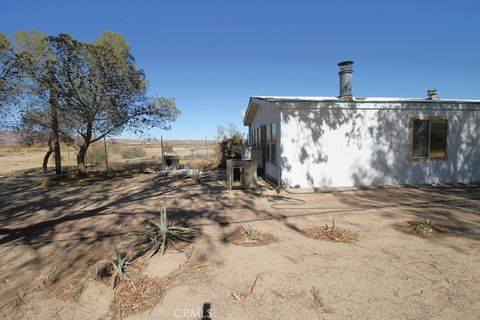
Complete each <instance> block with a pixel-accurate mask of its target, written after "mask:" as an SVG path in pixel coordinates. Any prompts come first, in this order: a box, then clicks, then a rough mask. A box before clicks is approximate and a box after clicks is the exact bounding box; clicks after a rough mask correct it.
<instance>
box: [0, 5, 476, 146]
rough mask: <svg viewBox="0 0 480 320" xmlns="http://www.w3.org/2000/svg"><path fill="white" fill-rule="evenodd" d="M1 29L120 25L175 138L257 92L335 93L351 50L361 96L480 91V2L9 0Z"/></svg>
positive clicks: (74, 31)
mask: <svg viewBox="0 0 480 320" xmlns="http://www.w3.org/2000/svg"><path fill="white" fill-rule="evenodd" d="M1 8H2V18H1V19H0V31H1V32H6V33H7V34H9V35H12V34H13V32H15V31H18V30H24V31H29V30H33V29H35V30H41V31H44V32H46V33H48V34H52V35H54V34H58V33H69V34H71V35H72V36H73V37H75V38H76V39H78V40H81V41H86V42H90V41H94V40H95V39H96V38H97V37H98V36H99V35H100V34H101V33H102V32H104V31H114V32H118V33H122V34H123V35H124V36H125V37H126V39H127V40H128V41H129V43H130V44H131V46H132V51H133V55H134V57H135V58H136V61H137V63H138V65H139V66H140V67H141V68H143V69H144V70H145V72H146V74H147V77H148V79H149V81H150V91H151V93H152V94H159V95H162V96H168V97H175V98H176V101H177V104H178V106H179V107H180V108H181V110H182V115H181V116H180V117H179V118H178V120H177V122H176V123H175V124H174V125H173V126H172V130H171V131H169V132H162V131H159V130H153V131H152V132H151V134H152V136H153V137H159V136H160V134H162V135H163V137H164V138H167V139H204V137H205V136H207V137H208V138H209V139H212V138H213V137H214V135H215V133H216V126H217V125H218V124H223V125H226V124H228V123H230V122H233V123H235V124H237V126H238V127H239V128H242V119H243V117H242V115H241V113H240V112H241V110H242V109H245V108H246V105H247V103H248V99H249V97H250V96H254V95H302V96H303V95H306V96H322V95H324V96H335V95H338V75H337V65H336V64H337V62H339V61H341V60H345V59H351V60H354V61H355V64H354V74H353V94H354V95H355V96H398V97H424V96H425V95H426V91H427V89H428V88H431V87H435V88H437V89H438V94H439V95H440V96H441V97H443V98H476V99H479V98H480V90H479V85H480V65H479V61H478V58H479V57H480V25H479V22H478V13H479V12H480V10H479V9H480V4H479V2H478V1H461V0H457V1H421V0H416V1H409V0H408V1H385V0H384V1H320V0H317V1H302V0H297V1H281V0H276V1H262V0H256V1H250V0H241V1H228V0H223V1H210V0H203V1H198V0H192V1H187V0H169V1H141V0H139V1H133V0H130V1H125V0H124V1H122V0H115V1H113V0H96V1H90V0H82V1H65V0H63V1H60V0H55V1H53V0H50V1H46V0H43V1H23V0H16V1H5V2H4V3H2V6H1Z"/></svg>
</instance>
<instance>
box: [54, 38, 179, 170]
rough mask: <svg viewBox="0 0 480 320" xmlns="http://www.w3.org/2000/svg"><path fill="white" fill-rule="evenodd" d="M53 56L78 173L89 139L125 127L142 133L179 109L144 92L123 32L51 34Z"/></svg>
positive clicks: (140, 73) (171, 117) (82, 167)
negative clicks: (88, 38)
mask: <svg viewBox="0 0 480 320" xmlns="http://www.w3.org/2000/svg"><path fill="white" fill-rule="evenodd" d="M51 41H52V43H53V44H54V48H55V50H54V52H55V56H56V57H57V59H58V68H59V75H58V80H59V83H60V96H61V97H62V99H64V100H65V103H66V105H68V106H69V109H68V114H69V119H70V120H71V121H72V122H73V123H74V127H75V128H77V133H78V135H79V136H81V137H82V142H81V144H80V145H79V147H80V149H79V151H78V154H77V163H78V173H79V175H80V176H83V175H86V168H85V154H86V151H87V149H88V147H89V145H90V144H92V143H94V142H96V141H98V140H100V139H102V138H103V137H104V136H109V135H117V134H119V133H121V132H122V131H123V130H125V129H129V130H131V131H133V132H134V133H143V132H144V130H145V129H148V128H150V127H160V128H162V129H169V126H168V124H169V123H170V122H172V121H174V120H175V118H176V117H177V115H178V114H179V110H178V109H177V107H176V105H175V101H174V99H167V98H161V97H149V96H147V93H146V92H147V84H148V83H147V80H146V77H145V74H144V72H143V71H142V70H141V69H139V68H137V66H136V65H135V60H134V59H133V57H132V55H131V53H130V47H129V45H128V43H127V42H126V41H125V39H124V38H123V36H121V35H119V34H115V33H111V32H107V33H104V34H103V35H102V36H101V37H100V38H99V39H98V40H97V41H96V42H94V43H89V44H86V43H81V42H78V41H76V40H74V39H73V38H72V37H70V36H68V35H59V36H57V37H51Z"/></svg>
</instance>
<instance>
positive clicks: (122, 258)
mask: <svg viewBox="0 0 480 320" xmlns="http://www.w3.org/2000/svg"><path fill="white" fill-rule="evenodd" d="M129 260H130V255H128V254H121V253H120V252H119V251H118V249H117V247H115V259H112V266H113V270H115V272H116V273H117V274H118V275H120V276H124V277H127V278H128V276H127V274H126V273H125V268H126V267H127V263H128V261H129Z"/></svg>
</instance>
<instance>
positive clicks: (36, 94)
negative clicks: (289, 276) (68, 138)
mask: <svg viewBox="0 0 480 320" xmlns="http://www.w3.org/2000/svg"><path fill="white" fill-rule="evenodd" d="M15 40H16V45H17V47H18V48H17V50H18V52H19V53H20V55H21V70H22V75H23V78H24V79H25V81H24V82H23V92H24V93H25V96H26V98H25V99H26V100H27V101H30V103H28V102H27V105H32V104H33V103H32V101H33V102H34V103H35V104H36V105H37V106H41V107H44V108H45V109H48V112H47V111H45V112H44V113H45V115H47V118H48V119H49V121H48V127H49V128H50V130H51V135H50V138H51V144H52V146H53V152H54V154H55V173H56V174H61V173H62V162H61V161H62V160H61V158H62V157H61V153H60V134H59V124H58V112H59V111H58V109H59V84H58V81H57V78H58V69H57V63H58V60H57V58H56V56H55V54H54V53H53V47H52V43H51V41H50V39H49V38H48V37H47V36H46V35H45V34H44V33H42V32H38V31H33V32H17V33H15ZM49 145H50V144H49ZM47 160H48V159H47Z"/></svg>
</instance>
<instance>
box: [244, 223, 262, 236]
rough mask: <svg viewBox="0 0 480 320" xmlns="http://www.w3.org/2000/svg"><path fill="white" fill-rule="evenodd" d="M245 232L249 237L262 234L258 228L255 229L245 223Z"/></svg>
mask: <svg viewBox="0 0 480 320" xmlns="http://www.w3.org/2000/svg"><path fill="white" fill-rule="evenodd" d="M242 229H243V232H244V233H245V234H246V235H247V237H249V238H253V237H256V236H258V235H259V234H260V232H258V231H257V230H255V229H253V227H252V226H251V225H247V224H244V225H243V226H242Z"/></svg>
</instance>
